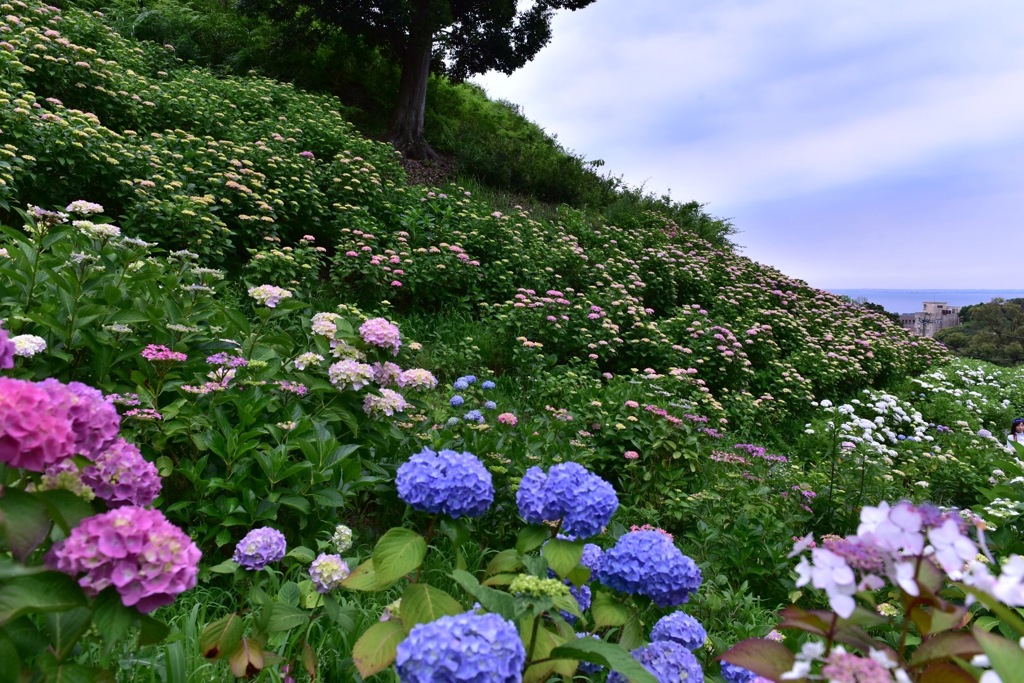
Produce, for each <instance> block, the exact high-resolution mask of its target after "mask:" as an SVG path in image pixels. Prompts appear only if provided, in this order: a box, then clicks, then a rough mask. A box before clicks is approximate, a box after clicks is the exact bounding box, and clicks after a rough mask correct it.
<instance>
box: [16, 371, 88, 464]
mask: <svg viewBox="0 0 1024 683" xmlns="http://www.w3.org/2000/svg"><path fill="white" fill-rule="evenodd" d="M56 398H57V400H55V396H54V394H53V393H52V392H49V391H47V390H46V389H45V388H44V387H41V386H39V385H37V384H34V383H32V382H28V381H25V380H21V379H10V378H8V377H0V462H4V463H7V464H8V465H10V466H11V467H21V468H24V469H27V470H31V471H33V472H42V471H43V470H45V469H46V467H47V465H51V464H53V463H55V462H57V461H58V460H63V459H65V458H67V457H70V456H72V455H74V453H75V432H74V431H72V429H71V419H70V417H69V415H68V409H69V408H70V403H71V399H70V398H69V397H68V396H67V394H66V393H60V394H58V395H57V396H56Z"/></svg>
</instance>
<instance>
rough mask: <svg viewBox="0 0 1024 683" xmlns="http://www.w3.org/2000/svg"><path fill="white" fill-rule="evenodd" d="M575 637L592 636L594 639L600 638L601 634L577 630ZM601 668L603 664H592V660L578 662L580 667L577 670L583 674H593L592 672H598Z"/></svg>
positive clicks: (602, 668)
mask: <svg viewBox="0 0 1024 683" xmlns="http://www.w3.org/2000/svg"><path fill="white" fill-rule="evenodd" d="M576 638H577V639H579V638H594V639H596V640H601V636H599V635H597V634H596V633H594V634H590V633H579V632H577V633H576ZM603 670H604V667H603V666H601V665H600V664H594V663H593V662H580V667H579V669H578V671H579V672H580V673H581V674H583V675H585V676H593V675H594V674H596V673H600V672H601V671H603Z"/></svg>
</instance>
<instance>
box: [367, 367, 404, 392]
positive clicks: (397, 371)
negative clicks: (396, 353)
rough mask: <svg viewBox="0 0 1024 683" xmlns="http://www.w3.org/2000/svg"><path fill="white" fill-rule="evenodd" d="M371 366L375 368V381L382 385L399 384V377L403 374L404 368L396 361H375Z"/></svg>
mask: <svg viewBox="0 0 1024 683" xmlns="http://www.w3.org/2000/svg"><path fill="white" fill-rule="evenodd" d="M371 367H372V368H373V381H374V382H376V383H377V384H379V385H380V386H382V387H386V386H387V385H389V384H397V383H398V377H399V375H401V374H402V368H400V367H398V366H397V365H395V364H394V363H374V364H373V365H372V366H371Z"/></svg>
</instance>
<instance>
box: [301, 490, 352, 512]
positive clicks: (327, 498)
mask: <svg viewBox="0 0 1024 683" xmlns="http://www.w3.org/2000/svg"><path fill="white" fill-rule="evenodd" d="M309 496H310V498H312V499H313V500H314V501H316V502H317V503H318V504H319V505H321V506H323V507H328V508H340V507H343V506H344V505H345V496H343V495H341V492H340V491H338V489H320V490H319V491H314V492H313V493H311V494H309Z"/></svg>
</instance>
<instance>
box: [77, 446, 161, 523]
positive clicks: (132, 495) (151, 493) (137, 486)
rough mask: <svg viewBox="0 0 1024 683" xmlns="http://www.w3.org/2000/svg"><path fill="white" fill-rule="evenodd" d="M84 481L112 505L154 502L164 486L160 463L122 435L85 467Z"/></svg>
mask: <svg viewBox="0 0 1024 683" xmlns="http://www.w3.org/2000/svg"><path fill="white" fill-rule="evenodd" d="M82 483H84V484H86V485H87V486H89V487H90V488H91V489H92V490H93V493H95V494H96V497H97V498H101V499H103V500H105V501H106V502H107V504H108V505H110V506H111V507H120V506H122V505H137V506H139V507H144V506H146V505H152V504H153V501H154V500H156V497H157V496H159V495H160V487H161V482H160V473H159V472H157V469H156V465H154V464H153V463H151V462H149V461H148V460H146V459H145V458H143V457H142V453H140V452H139V449H138V447H137V446H135V444H130V443H128V442H127V441H125V440H124V439H122V438H120V437H118V438H117V439H116V440H115V441H114V442H113V443H112V444H110V446H108V447H107V448H105V449H104V450H102V451H100V453H98V454H97V455H96V457H94V458H93V461H92V464H90V465H87V466H86V467H85V468H84V469H83V470H82Z"/></svg>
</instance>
